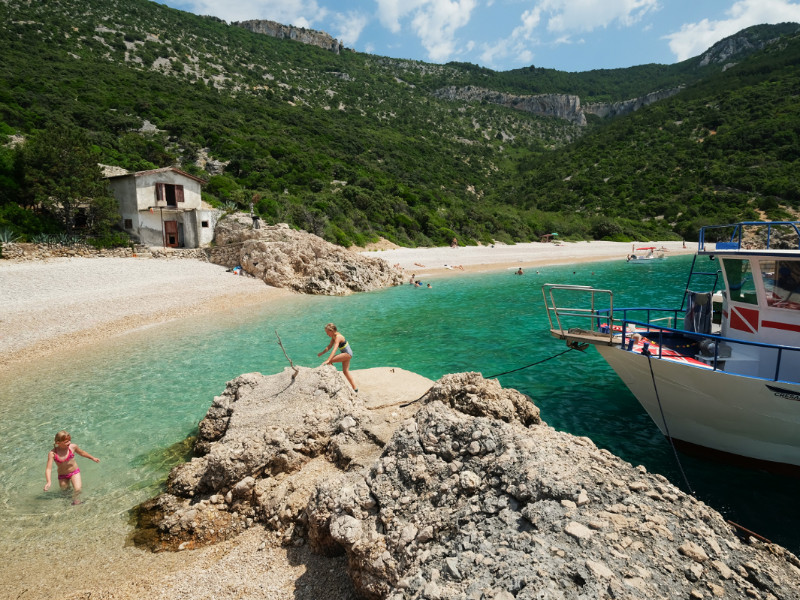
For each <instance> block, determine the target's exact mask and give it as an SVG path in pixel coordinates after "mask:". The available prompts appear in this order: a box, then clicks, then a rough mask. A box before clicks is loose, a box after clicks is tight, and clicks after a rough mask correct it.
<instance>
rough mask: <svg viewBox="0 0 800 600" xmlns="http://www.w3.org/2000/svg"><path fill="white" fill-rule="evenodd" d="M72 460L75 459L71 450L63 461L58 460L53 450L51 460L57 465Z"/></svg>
mask: <svg viewBox="0 0 800 600" xmlns="http://www.w3.org/2000/svg"><path fill="white" fill-rule="evenodd" d="M73 458H75V453H74V452H73V451H72V448H70V449H69V453H67V458H64V459H61V458H58V452H56V449H55V448H53V460H54V461H56V462H57V463H65V462H67V461H68V460H72V459H73Z"/></svg>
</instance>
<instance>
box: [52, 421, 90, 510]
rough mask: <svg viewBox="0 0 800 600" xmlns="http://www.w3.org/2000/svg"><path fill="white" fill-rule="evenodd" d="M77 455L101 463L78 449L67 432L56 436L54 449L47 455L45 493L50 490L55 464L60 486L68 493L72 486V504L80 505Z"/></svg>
mask: <svg viewBox="0 0 800 600" xmlns="http://www.w3.org/2000/svg"><path fill="white" fill-rule="evenodd" d="M76 454H77V455H78V456H82V457H84V458H88V459H89V460H93V461H94V462H96V463H99V462H100V459H99V458H95V457H94V456H92V455H91V454H89V453H88V452H85V451H83V450H81V449H80V448H78V445H77V444H73V443H72V437H71V436H70V435H69V434H68V433H67V432H66V431H59V432H58V433H57V434H56V437H55V442H54V444H53V449H52V450H50V452H48V453H47V466H46V467H45V468H44V479H45V484H44V491H45V492H46V491H47V490H49V489H50V483H51V481H50V472H51V471H52V470H53V462H55V463H56V470H57V471H58V485H59V486H60V487H61V489H62V490H64V491H66V490H68V489H69V486H70V484H72V491H73V496H72V503H73V504H80V500H79V498H78V496H79V495H80V493H81V470H80V469H79V468H78V463H77V462H76V461H75V455H76Z"/></svg>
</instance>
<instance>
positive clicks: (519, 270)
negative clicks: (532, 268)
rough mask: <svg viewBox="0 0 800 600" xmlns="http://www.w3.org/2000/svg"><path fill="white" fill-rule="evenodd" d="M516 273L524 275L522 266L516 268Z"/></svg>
mask: <svg viewBox="0 0 800 600" xmlns="http://www.w3.org/2000/svg"><path fill="white" fill-rule="evenodd" d="M517 275H524V273H523V272H522V267H520V268H519V269H517Z"/></svg>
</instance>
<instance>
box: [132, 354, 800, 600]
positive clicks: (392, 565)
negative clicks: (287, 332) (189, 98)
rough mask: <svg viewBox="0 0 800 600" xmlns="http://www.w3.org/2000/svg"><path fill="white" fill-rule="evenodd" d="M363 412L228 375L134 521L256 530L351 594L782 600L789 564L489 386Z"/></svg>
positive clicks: (793, 565) (307, 380) (185, 539)
mask: <svg viewBox="0 0 800 600" xmlns="http://www.w3.org/2000/svg"><path fill="white" fill-rule="evenodd" d="M362 396H363V394H362ZM384 400H385V399H384ZM368 402H369V400H368V399H365V398H362V397H359V396H356V395H355V394H353V393H352V392H351V391H350V389H349V387H347V386H346V384H345V383H344V381H343V379H342V378H341V375H339V374H338V373H336V372H334V370H333V369H332V368H330V367H325V368H320V369H316V370H310V369H301V370H300V373H299V374H298V375H297V377H296V378H295V379H292V377H291V372H290V371H289V370H287V371H285V372H284V373H282V374H279V375H274V376H272V377H264V376H261V375H258V374H249V375H243V376H241V377H239V378H238V379H236V380H234V381H232V382H231V383H229V384H228V388H227V389H226V391H225V393H224V394H223V395H222V396H220V397H218V398H216V399H215V401H214V405H213V406H212V408H211V409H210V410H209V414H208V415H207V417H206V419H204V421H203V425H202V426H201V432H200V438H199V439H198V443H197V448H198V451H199V452H200V453H201V454H202V456H201V457H199V458H195V459H193V460H192V461H191V462H189V463H186V464H185V465H181V466H180V467H177V468H176V469H175V470H174V471H173V473H172V474H171V475H170V478H169V481H168V484H167V492H166V493H165V494H162V495H161V496H159V497H158V498H156V499H154V500H152V501H150V503H147V504H148V505H147V506H146V507H145V510H143V511H142V513H141V515H142V517H143V518H142V519H141V522H142V523H145V522H146V523H148V524H149V526H150V531H151V533H152V535H151V536H150V537H149V538H148V539H149V540H150V541H151V542H152V541H155V542H156V543H155V546H156V547H161V548H173V549H174V548H181V547H184V548H185V547H194V546H197V545H200V544H203V543H208V542H210V541H214V540H215V539H220V538H222V537H225V536H229V535H233V534H235V533H236V532H237V531H240V530H241V529H242V528H243V527H246V526H247V525H248V523H252V522H254V521H261V522H264V523H267V524H268V526H270V527H272V528H274V529H277V530H279V531H281V532H282V533H283V534H284V537H285V539H286V540H287V541H289V540H294V541H295V542H299V541H308V542H309V543H310V544H311V547H312V548H313V549H314V550H315V551H317V552H323V553H326V554H337V553H345V554H346V556H347V561H348V570H349V573H350V575H351V577H352V579H353V582H354V584H355V587H356V589H357V590H358V592H359V594H360V595H361V596H363V597H365V598H391V599H400V598H464V599H471V598H504V599H505V598H517V599H527V598H606V597H624V598H653V597H661V598H664V597H670V598H712V597H746V596H750V597H760V598H770V597H774V598H798V591H797V590H798V589H800V561H798V559H797V558H796V557H795V556H794V555H792V554H791V553H790V552H788V551H787V550H785V549H784V548H782V547H780V546H776V545H771V544H764V543H761V542H758V541H756V540H754V539H752V538H751V539H750V540H749V541H748V542H743V541H741V540H740V539H739V538H738V537H737V536H736V535H735V534H734V532H733V531H732V530H731V528H730V526H729V525H728V524H727V523H726V522H725V520H724V519H723V518H722V516H721V515H720V514H719V513H717V512H716V511H714V510H713V509H711V508H709V507H708V506H706V505H705V504H703V503H702V502H700V501H698V500H696V499H695V498H693V497H691V496H688V495H686V494H684V493H682V492H681V491H680V490H679V489H677V488H676V487H675V486H673V485H672V484H670V483H669V482H668V481H667V480H666V479H665V478H664V477H662V476H660V475H652V474H650V473H647V472H646V470H645V469H644V468H643V467H636V468H634V467H633V466H631V465H630V464H628V463H626V462H625V461H623V460H621V459H620V458H617V457H616V456H614V455H612V454H611V453H610V452H608V451H606V450H602V449H598V448H597V447H596V446H595V445H594V444H593V443H592V442H591V441H590V440H589V439H587V438H579V437H575V436H572V435H569V434H566V433H561V432H558V431H555V430H554V429H552V428H551V427H548V426H547V425H546V424H545V423H543V422H541V420H540V418H539V414H538V409H536V407H535V406H534V405H533V403H532V402H531V400H530V399H529V398H527V397H526V396H524V395H522V394H520V393H519V392H517V391H515V390H505V389H503V388H502V387H500V385H499V384H498V383H497V382H496V381H490V380H485V379H483V378H482V377H481V376H480V375H479V374H476V373H460V374H456V375H447V376H445V377H443V378H442V379H441V380H440V381H438V382H436V383H435V384H434V385H433V386H432V387H431V388H430V389H429V390H428V392H427V393H425V394H424V395H423V396H422V397H421V398H420V399H419V401H418V402H413V403H411V404H410V405H405V404H403V405H398V404H397V403H394V404H392V403H385V406H383V407H381V408H382V410H380V411H378V410H370V407H368V406H367V404H368ZM386 406H388V408H386ZM387 411H388V412H387ZM391 432H393V433H391ZM390 433H391V435H390ZM211 530H213V532H214V533H213V534H212V533H211V532H210V531H211Z"/></svg>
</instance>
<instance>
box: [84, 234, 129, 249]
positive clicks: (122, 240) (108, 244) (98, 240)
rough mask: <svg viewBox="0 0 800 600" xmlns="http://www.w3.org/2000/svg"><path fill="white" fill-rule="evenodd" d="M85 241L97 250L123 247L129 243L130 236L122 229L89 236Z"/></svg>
mask: <svg viewBox="0 0 800 600" xmlns="http://www.w3.org/2000/svg"><path fill="white" fill-rule="evenodd" d="M86 241H87V242H88V244H89V245H90V246H93V247H94V248H97V249H98V250H100V249H101V248H123V247H127V246H130V245H131V238H130V236H129V235H128V234H127V233H125V232H124V231H114V232H111V233H107V234H105V235H102V236H98V237H92V238H89V239H88V240H86Z"/></svg>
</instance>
